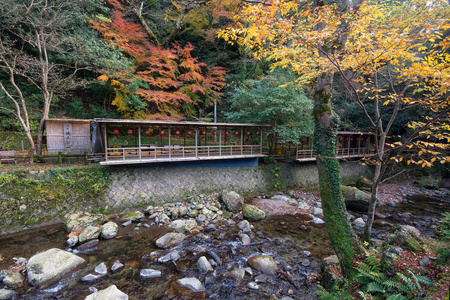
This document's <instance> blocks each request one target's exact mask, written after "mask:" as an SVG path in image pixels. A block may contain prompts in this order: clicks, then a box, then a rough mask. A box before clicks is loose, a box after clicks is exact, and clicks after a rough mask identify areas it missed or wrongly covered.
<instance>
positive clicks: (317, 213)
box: [312, 207, 323, 216]
mask: <svg viewBox="0 0 450 300" xmlns="http://www.w3.org/2000/svg"><path fill="white" fill-rule="evenodd" d="M312 213H313V215H315V216H320V215H321V214H323V210H322V209H321V208H319V207H313V209H312Z"/></svg>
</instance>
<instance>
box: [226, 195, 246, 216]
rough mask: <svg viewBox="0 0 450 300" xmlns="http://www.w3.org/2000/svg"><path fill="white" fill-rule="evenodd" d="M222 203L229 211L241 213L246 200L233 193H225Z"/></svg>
mask: <svg viewBox="0 0 450 300" xmlns="http://www.w3.org/2000/svg"><path fill="white" fill-rule="evenodd" d="M221 199H222V202H223V203H225V205H226V206H227V208H228V210H229V211H232V212H240V211H241V210H242V207H243V206H244V198H243V197H242V196H241V195H239V194H238V193H236V192H233V191H223V192H222V195H221Z"/></svg>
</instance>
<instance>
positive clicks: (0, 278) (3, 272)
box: [0, 270, 8, 281]
mask: <svg viewBox="0 0 450 300" xmlns="http://www.w3.org/2000/svg"><path fill="white" fill-rule="evenodd" d="M6 275H8V271H6V270H0V281H3V279H5V277H6Z"/></svg>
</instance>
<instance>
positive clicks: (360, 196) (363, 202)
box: [341, 185, 370, 212]
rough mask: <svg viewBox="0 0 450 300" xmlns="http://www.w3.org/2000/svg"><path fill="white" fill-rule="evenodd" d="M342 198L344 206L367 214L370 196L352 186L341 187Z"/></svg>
mask: <svg viewBox="0 0 450 300" xmlns="http://www.w3.org/2000/svg"><path fill="white" fill-rule="evenodd" d="M341 191H342V196H343V197H344V201H345V206H346V207H347V208H348V209H353V210H356V211H360V212H367V211H368V209H369V203H370V195H369V194H367V193H365V192H363V191H361V190H359V189H357V188H355V187H352V186H345V185H341Z"/></svg>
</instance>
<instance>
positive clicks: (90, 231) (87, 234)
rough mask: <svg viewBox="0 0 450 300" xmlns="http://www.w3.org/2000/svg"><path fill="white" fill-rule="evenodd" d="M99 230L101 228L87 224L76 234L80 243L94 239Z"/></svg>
mask: <svg viewBox="0 0 450 300" xmlns="http://www.w3.org/2000/svg"><path fill="white" fill-rule="evenodd" d="M100 232H102V229H101V228H99V227H96V226H89V227H87V228H86V229H85V230H83V232H81V233H80V235H79V236H78V240H79V242H80V243H84V242H86V241H91V240H95V239H97V238H98V237H99V236H100Z"/></svg>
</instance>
